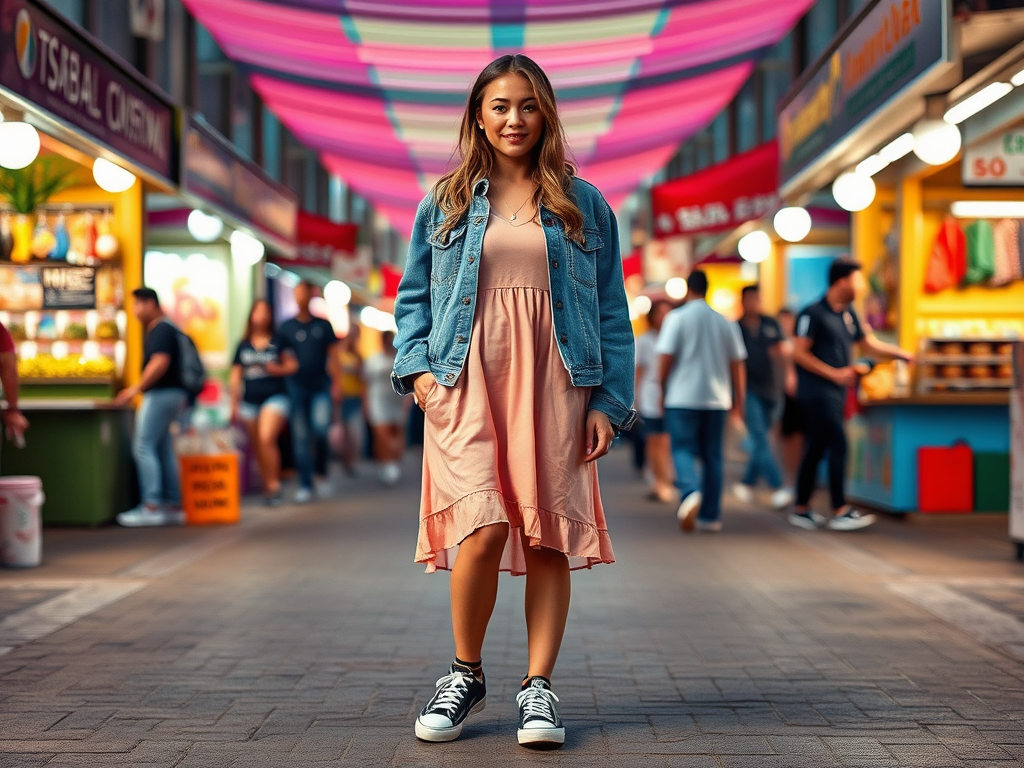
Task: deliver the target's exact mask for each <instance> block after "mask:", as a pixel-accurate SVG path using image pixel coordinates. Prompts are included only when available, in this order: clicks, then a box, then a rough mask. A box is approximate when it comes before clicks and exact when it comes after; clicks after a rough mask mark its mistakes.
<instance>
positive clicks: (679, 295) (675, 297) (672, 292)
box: [665, 277, 690, 301]
mask: <svg viewBox="0 0 1024 768" xmlns="http://www.w3.org/2000/svg"><path fill="white" fill-rule="evenodd" d="M689 290H690V287H689V286H688V285H687V284H686V280H684V279H683V278H681V277H670V278H669V279H668V280H666V281H665V295H666V296H668V297H669V298H670V299H672V301H681V300H682V299H685V298H686V294H687V293H688V292H689Z"/></svg>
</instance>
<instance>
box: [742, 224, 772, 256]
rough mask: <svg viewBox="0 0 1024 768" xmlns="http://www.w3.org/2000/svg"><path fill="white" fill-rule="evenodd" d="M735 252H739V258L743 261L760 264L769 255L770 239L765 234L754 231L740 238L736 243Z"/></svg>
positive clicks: (757, 230) (770, 250)
mask: <svg viewBox="0 0 1024 768" xmlns="http://www.w3.org/2000/svg"><path fill="white" fill-rule="evenodd" d="M736 250H738V251H739V252H740V258H741V259H743V260H744V261H749V262H750V263H751V264H760V263H761V262H762V261H764V260H765V259H767V258H768V256H769V255H771V252H772V239H771V238H770V237H768V233H767V232H763V231H761V230H760V229H755V230H754V231H753V232H748V233H747V234H745V235H744V236H743V237H741V238H740V241H739V242H738V243H736Z"/></svg>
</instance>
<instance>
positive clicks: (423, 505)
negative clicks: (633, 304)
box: [416, 216, 615, 575]
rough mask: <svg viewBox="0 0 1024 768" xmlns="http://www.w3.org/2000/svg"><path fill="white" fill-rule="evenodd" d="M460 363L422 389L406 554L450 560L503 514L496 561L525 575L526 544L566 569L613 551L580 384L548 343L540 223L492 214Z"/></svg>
mask: <svg viewBox="0 0 1024 768" xmlns="http://www.w3.org/2000/svg"><path fill="white" fill-rule="evenodd" d="M479 269H480V273H479V285H478V290H477V307H476V313H475V316H474V321H473V332H472V336H471V339H470V346H469V352H468V356H467V358H466V365H465V368H464V369H463V371H462V374H461V375H460V376H459V379H458V381H457V382H456V383H455V386H453V387H444V386H441V385H437V386H435V387H434V388H433V390H431V391H430V392H429V394H428V395H427V398H426V402H425V406H426V416H425V418H426V423H425V429H424V450H423V491H422V498H421V502H420V530H419V541H418V543H417V547H416V562H418V563H426V566H427V572H428V573H430V572H433V571H435V570H436V569H438V568H443V569H446V570H450V569H451V567H452V564H453V563H454V560H455V556H456V552H457V547H458V544H459V542H460V541H462V540H463V539H464V538H466V536H468V535H469V534H471V533H473V531H475V530H477V529H478V528H481V527H483V526H485V525H492V524H494V523H508V524H509V537H508V542H507V544H506V545H505V552H504V554H503V556H502V561H501V570H503V571H510V572H511V573H512V574H514V575H522V574H524V573H526V560H525V557H524V549H523V538H524V536H523V533H524V532H525V538H526V540H527V541H528V544H529V546H531V547H534V548H539V547H550V548H551V549H556V550H558V551H560V552H563V553H564V554H566V555H567V556H568V557H569V566H570V568H574V569H575V568H589V567H591V566H592V565H594V564H595V563H611V562H614V561H615V557H614V555H613V553H612V546H611V539H610V538H609V536H608V528H607V524H606V523H605V518H604V509H603V508H602V506H601V494H600V490H599V488H598V483H597V466H596V464H594V463H584V462H583V459H584V457H585V455H586V434H585V433H586V417H587V403H588V402H589V399H590V389H589V388H586V387H574V386H573V385H572V382H571V381H570V379H569V372H568V371H567V370H566V368H565V365H564V364H563V363H562V358H561V356H560V354H559V351H558V348H557V346H556V344H555V339H554V331H553V328H552V321H551V311H552V310H551V295H550V288H549V278H548V267H547V249H546V246H545V242H544V230H543V229H542V228H541V226H540V224H538V223H536V222H531V223H529V224H526V225H524V226H520V227H512V226H511V225H510V224H509V223H507V222H505V221H503V220H501V219H498V218H497V217H495V216H491V218H490V221H489V222H488V226H487V230H486V232H485V235H484V243H483V253H482V254H481V257H480V267H479Z"/></svg>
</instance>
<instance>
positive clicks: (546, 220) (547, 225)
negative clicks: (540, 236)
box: [544, 216, 555, 227]
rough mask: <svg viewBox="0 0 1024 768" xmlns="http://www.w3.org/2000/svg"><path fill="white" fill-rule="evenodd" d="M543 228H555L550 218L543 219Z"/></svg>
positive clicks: (553, 221)
mask: <svg viewBox="0 0 1024 768" xmlns="http://www.w3.org/2000/svg"><path fill="white" fill-rule="evenodd" d="M544 226H545V227H553V226H555V220H554V219H552V218H551V217H550V216H548V217H546V218H545V219H544Z"/></svg>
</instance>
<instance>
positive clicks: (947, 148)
mask: <svg viewBox="0 0 1024 768" xmlns="http://www.w3.org/2000/svg"><path fill="white" fill-rule="evenodd" d="M910 133H911V134H912V135H913V137H914V154H915V155H917V156H918V157H919V158H921V160H922V161H924V162H926V163H928V165H943V164H945V163H948V162H949V161H950V160H952V159H953V158H954V157H956V156H957V154H959V152H960V145H961V143H962V138H961V136H960V129H959V128H957V127H956V126H955V125H953V124H952V123H947V122H946V121H945V120H928V119H924V120H918V121H917V123H916V124H915V125H914V127H913V128H912V129H911V131H910Z"/></svg>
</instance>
